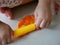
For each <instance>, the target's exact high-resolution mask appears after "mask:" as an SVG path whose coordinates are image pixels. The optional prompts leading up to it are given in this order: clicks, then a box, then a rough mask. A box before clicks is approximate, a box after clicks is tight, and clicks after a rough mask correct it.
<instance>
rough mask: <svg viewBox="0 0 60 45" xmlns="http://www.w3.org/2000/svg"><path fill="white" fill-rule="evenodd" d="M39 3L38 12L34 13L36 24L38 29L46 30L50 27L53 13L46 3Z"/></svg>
mask: <svg viewBox="0 0 60 45" xmlns="http://www.w3.org/2000/svg"><path fill="white" fill-rule="evenodd" d="M42 3H43V4H41V3H38V5H37V7H36V10H35V12H34V15H35V24H36V26H37V28H38V29H39V28H45V27H48V26H49V24H50V23H51V16H52V15H51V11H50V8H49V7H48V6H45V4H44V2H42Z"/></svg>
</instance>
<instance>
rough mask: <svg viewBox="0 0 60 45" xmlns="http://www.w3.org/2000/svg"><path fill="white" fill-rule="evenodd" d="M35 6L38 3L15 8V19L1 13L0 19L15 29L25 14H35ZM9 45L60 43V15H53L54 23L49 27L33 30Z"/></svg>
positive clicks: (49, 44)
mask: <svg viewBox="0 0 60 45" xmlns="http://www.w3.org/2000/svg"><path fill="white" fill-rule="evenodd" d="M35 7H36V3H30V4H29V5H28V4H27V5H25V6H24V5H23V6H19V7H16V8H14V9H13V13H14V19H13V20H10V19H8V18H7V17H6V16H5V15H4V14H1V13H0V15H1V16H0V20H1V21H3V22H5V23H7V24H9V25H10V26H11V28H12V29H13V30H14V29H16V28H17V23H18V21H19V20H20V19H21V18H22V17H23V16H25V15H29V14H33V12H34V9H35ZM8 45H60V15H59V14H58V15H53V18H52V23H51V25H50V26H49V27H48V28H45V29H42V30H38V31H35V32H32V33H30V34H28V35H26V36H24V37H21V38H19V39H17V40H16V41H15V42H12V43H11V44H8Z"/></svg>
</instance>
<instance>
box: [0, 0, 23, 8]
mask: <svg viewBox="0 0 60 45" xmlns="http://www.w3.org/2000/svg"><path fill="white" fill-rule="evenodd" d="M21 3H22V0H0V7H9V8H13V7H15V6H18V5H20V4H21Z"/></svg>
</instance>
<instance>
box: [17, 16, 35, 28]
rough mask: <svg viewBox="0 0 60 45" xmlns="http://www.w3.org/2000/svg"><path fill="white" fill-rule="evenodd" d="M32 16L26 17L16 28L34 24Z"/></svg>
mask: <svg viewBox="0 0 60 45" xmlns="http://www.w3.org/2000/svg"><path fill="white" fill-rule="evenodd" d="M34 20H35V19H34V15H28V16H25V17H24V18H22V20H20V21H19V23H18V28H20V27H23V26H27V25H29V24H33V23H34Z"/></svg>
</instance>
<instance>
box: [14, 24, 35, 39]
mask: <svg viewBox="0 0 60 45" xmlns="http://www.w3.org/2000/svg"><path fill="white" fill-rule="evenodd" d="M35 29H36V26H35V24H30V25H27V26H24V27H21V28H18V29H16V30H15V31H14V38H18V37H20V36H22V35H25V34H27V33H29V32H32V31H34V30H35Z"/></svg>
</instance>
